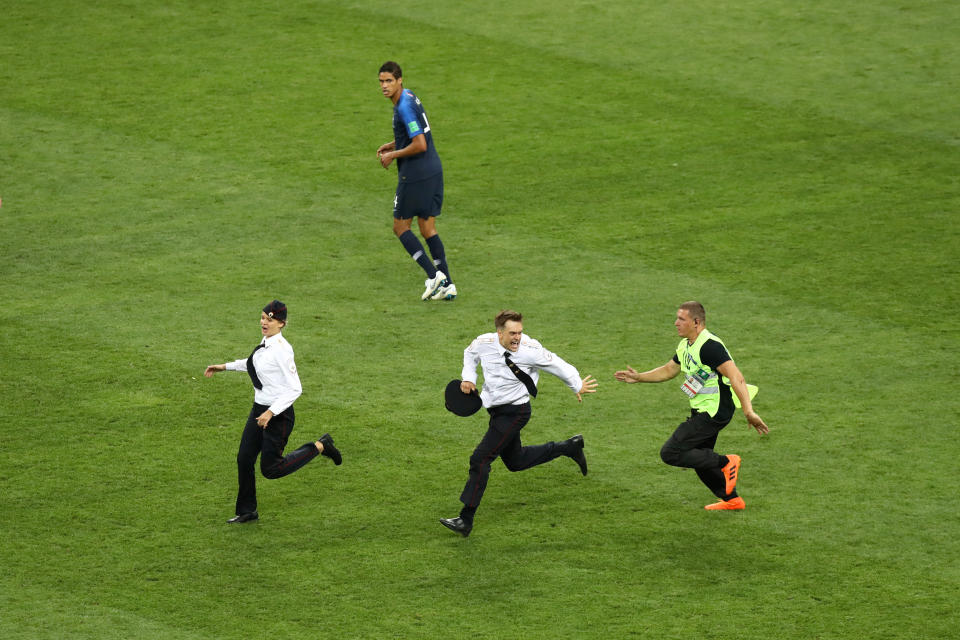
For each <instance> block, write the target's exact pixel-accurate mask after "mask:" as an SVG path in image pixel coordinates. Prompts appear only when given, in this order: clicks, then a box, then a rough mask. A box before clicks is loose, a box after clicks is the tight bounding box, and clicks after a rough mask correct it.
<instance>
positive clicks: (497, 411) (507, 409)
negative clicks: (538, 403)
mask: <svg viewBox="0 0 960 640" xmlns="http://www.w3.org/2000/svg"><path fill="white" fill-rule="evenodd" d="M529 406H530V403H529V402H524V403H523V404H499V405H497V406H495V407H490V408H489V409H487V413H489V414H490V415H492V416H496V415H502V414H505V413H506V414H510V413H520V412H521V411H523V409H524V407H529Z"/></svg>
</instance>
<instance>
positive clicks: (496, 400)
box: [461, 333, 582, 409]
mask: <svg viewBox="0 0 960 640" xmlns="http://www.w3.org/2000/svg"><path fill="white" fill-rule="evenodd" d="M504 353H509V354H510V359H511V360H513V362H514V364H516V365H517V366H518V367H520V369H521V370H523V371H525V372H526V373H527V374H529V375H530V377H531V378H533V383H534V384H537V382H538V381H539V379H540V370H543V371H546V372H548V373H552V374H553V375H555V376H557V377H558V378H560V379H561V380H563V381H564V383H566V385H567V386H568V387H570V389H571V391H573V392H574V393H579V392H580V387H581V386H582V381H581V379H580V372H579V371H577V369H576V367H574V366H573V365H571V364H568V363H567V362H564V360H563V359H562V358H561V357H560V356H558V355H556V354H555V353H551V352H550V351H547V350H546V349H544V348H543V345H541V344H540V343H539V342H538V341H537V340H535V339H533V338H531V337H530V336H527V335H521V336H520V347H519V348H518V349H517V351H516V352H513V351H509V350H508V349H506V348H504V347H503V346H502V345H501V344H500V340H499V339H498V336H497V334H496V333H485V334H483V335H482V336H477V339H476V340H474V341H473V342H471V343H470V346H469V347H467V348H466V349H464V350H463V372H462V373H461V378H463V379H464V380H466V381H468V382H472V383H473V384H477V365H478V364H479V365H480V368H481V369H482V370H483V389H482V390H481V391H480V399H481V400H482V401H483V406H484V408H487V409H489V408H490V407H498V406H500V405H505V404H523V403H525V402H529V400H530V395H529V393H528V392H527V387H526V386H525V385H524V384H523V383H522V382H520V380H519V379H518V378H517V376H515V375H513V372H512V371H510V368H509V367H508V366H507V363H506V361H505V360H504V359H503V354H504Z"/></svg>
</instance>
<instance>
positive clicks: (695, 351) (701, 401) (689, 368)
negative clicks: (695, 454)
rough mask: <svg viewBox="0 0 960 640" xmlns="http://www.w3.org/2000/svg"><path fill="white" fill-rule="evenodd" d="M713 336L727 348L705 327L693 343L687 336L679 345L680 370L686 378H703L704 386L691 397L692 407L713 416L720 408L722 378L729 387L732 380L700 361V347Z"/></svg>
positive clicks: (721, 342) (725, 346)
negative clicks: (719, 374)
mask: <svg viewBox="0 0 960 640" xmlns="http://www.w3.org/2000/svg"><path fill="white" fill-rule="evenodd" d="M711 338H712V339H713V340H716V341H717V342H719V343H720V344H721V345H723V348H724V349H726V348H727V345H725V344H723V341H722V340H721V339H720V338H718V337H717V336H715V335H713V334H712V333H710V332H709V331H707V330H706V329H704V330H703V331H701V332H700V335H699V336H697V339H696V341H695V342H694V343H693V344H689V343H688V342H687V339H686V338H683V339H682V340H681V341H680V344H678V345H677V360H679V361H680V370H681V371H682V372H683V376H684V379H686V378H688V377H691V376H696V377H697V378H699V379H700V380H703V388H701V389H700V391H698V392H697V395H695V396H693V397H692V398H690V408H691V409H696V410H697V411H701V412H703V413H708V414H710V417H713V416H715V415H717V411H718V410H719V409H720V380H721V379H723V384H725V385H727V386H728V387H729V386H730V380H728V379H727V378H726V376H718V374H717V372H716V371H714V370H713V369H711V368H710V367H708V366H707V365H705V364H703V362H701V361H700V348H701V347H702V346H703V345H704V343H706V341H707V340H710V339H711ZM727 353H729V351H728V352H727ZM731 393H732V389H731Z"/></svg>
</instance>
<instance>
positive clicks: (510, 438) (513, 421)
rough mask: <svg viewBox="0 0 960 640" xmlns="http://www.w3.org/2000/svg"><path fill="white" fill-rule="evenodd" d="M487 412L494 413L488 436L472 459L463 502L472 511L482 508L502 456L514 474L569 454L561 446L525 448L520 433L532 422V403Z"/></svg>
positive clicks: (493, 408)
mask: <svg viewBox="0 0 960 640" xmlns="http://www.w3.org/2000/svg"><path fill="white" fill-rule="evenodd" d="M487 411H488V412H489V413H490V423H489V426H488V427H487V433H486V434H484V436H483V439H482V440H480V444H478V445H477V448H476V449H474V450H473V455H471V456H470V475H469V478H468V479H467V484H466V486H464V487H463V493H461V494H460V502H462V503H463V504H464V505H466V506H468V507H476V506H477V505H479V504H480V499H481V498H483V491H484V489H486V488H487V479H488V478H489V477H490V465H491V464H492V463H493V461H494V460H496V459H497V457H498V456H499V457H500V459H501V460H503V464H504V465H506V467H507V469H509V470H510V471H523V470H524V469H529V468H530V467H535V466H537V465H538V464H543V463H544V462H549V461H550V460H553V459H554V458H557V457H560V456H562V455H566V453H567V451H566V449H565V447H564V445H563V444H561V443H558V442H547V443H546V444H539V445H535V446H531V447H524V446H523V445H522V444H521V442H520V430H521V429H523V427H524V425H526V424H527V422H529V420H530V403H529V402H527V403H525V404H521V405H514V404H508V405H503V406H499V407H491V408H490V409H488V410H487Z"/></svg>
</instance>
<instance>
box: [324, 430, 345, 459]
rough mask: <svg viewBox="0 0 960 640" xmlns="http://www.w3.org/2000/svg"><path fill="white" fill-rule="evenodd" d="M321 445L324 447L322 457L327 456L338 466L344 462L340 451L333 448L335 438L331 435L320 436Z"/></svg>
mask: <svg viewBox="0 0 960 640" xmlns="http://www.w3.org/2000/svg"><path fill="white" fill-rule="evenodd" d="M320 443H321V444H322V445H323V451H322V452H321V453H320V455H322V456H327V457H328V458H330V459H331V460H333V464H336V465H339V464H340V463H342V462H343V456H341V455H340V450H339V449H337V448H336V447H335V446H333V437H332V436H331V435H330V434H329V433H325V434H323V435H322V436H320Z"/></svg>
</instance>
